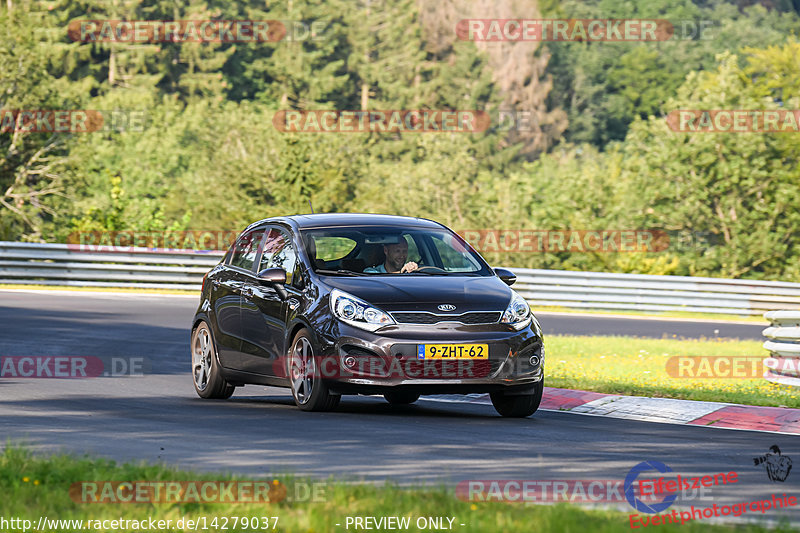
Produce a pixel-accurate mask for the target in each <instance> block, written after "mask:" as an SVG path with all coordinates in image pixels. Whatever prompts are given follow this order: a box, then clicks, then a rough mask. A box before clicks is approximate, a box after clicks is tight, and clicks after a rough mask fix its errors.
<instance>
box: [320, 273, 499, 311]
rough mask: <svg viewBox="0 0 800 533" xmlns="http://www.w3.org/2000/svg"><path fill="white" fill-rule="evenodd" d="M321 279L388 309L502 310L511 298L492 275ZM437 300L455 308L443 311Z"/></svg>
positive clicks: (331, 277)
mask: <svg viewBox="0 0 800 533" xmlns="http://www.w3.org/2000/svg"><path fill="white" fill-rule="evenodd" d="M324 283H325V284H327V285H329V286H330V287H335V288H337V289H341V290H343V291H345V292H349V293H350V294H352V295H353V296H356V297H358V298H361V299H362V300H364V301H366V302H368V303H370V304H372V305H375V306H377V307H380V308H381V309H385V310H387V311H400V310H408V311H430V312H434V313H442V312H450V313H453V314H461V313H465V312H467V311H504V310H505V308H506V307H507V306H508V303H509V302H510V301H511V289H510V288H509V287H508V286H507V285H506V284H505V283H503V282H502V281H501V280H500V278H498V277H494V276H491V277H489V276H486V277H468V276H414V275H409V276H374V277H373V276H364V277H338V276H324ZM440 304H451V305H455V306H456V308H455V310H452V311H442V310H439V309H437V306H438V305H440Z"/></svg>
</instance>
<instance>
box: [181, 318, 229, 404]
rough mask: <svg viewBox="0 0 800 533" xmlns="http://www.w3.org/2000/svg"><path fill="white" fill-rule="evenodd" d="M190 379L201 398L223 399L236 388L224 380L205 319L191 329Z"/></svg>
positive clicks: (215, 346) (215, 344) (212, 337)
mask: <svg viewBox="0 0 800 533" xmlns="http://www.w3.org/2000/svg"><path fill="white" fill-rule="evenodd" d="M191 350H192V378H193V379H192V381H193V382H194V390H195V392H197V395H198V396H200V397H201V398H206V399H213V400H224V399H226V398H230V397H231V395H232V394H233V391H234V390H235V389H236V387H234V386H233V385H231V384H230V383H228V382H227V381H225V378H223V377H222V372H221V371H220V365H219V358H218V357H217V343H216V342H215V341H214V336H213V334H212V333H211V328H209V327H208V324H207V323H206V322H205V321H202V322H200V323H199V324H198V325H197V327H196V328H195V329H194V331H192V343H191Z"/></svg>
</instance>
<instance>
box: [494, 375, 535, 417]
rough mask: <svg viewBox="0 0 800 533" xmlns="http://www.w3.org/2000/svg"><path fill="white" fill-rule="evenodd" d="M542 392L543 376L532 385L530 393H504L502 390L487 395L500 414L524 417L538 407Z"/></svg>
mask: <svg viewBox="0 0 800 533" xmlns="http://www.w3.org/2000/svg"><path fill="white" fill-rule="evenodd" d="M543 392H544V378H543V379H542V380H541V381H539V382H538V383H536V384H535V385H534V389H533V393H531V394H506V393H503V392H493V393H491V394H490V395H489V396H490V397H491V399H492V405H494V408H495V410H496V411H497V412H498V413H500V416H505V417H510V418H525V417H526V416H531V415H532V414H533V413H535V412H536V410H537V409H539V404H540V403H541V402H542V393H543Z"/></svg>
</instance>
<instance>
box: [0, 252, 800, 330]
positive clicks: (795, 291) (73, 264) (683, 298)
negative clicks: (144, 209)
mask: <svg viewBox="0 0 800 533" xmlns="http://www.w3.org/2000/svg"><path fill="white" fill-rule="evenodd" d="M76 248H77V246H71V245H66V244H38V243H16V242H0V283H10V284H19V283H27V284H41V285H74V286H93V287H140V288H165V289H188V290H197V289H199V288H200V284H201V282H202V278H203V274H205V273H206V272H207V271H208V270H209V269H211V267H213V266H214V265H215V264H217V263H218V262H219V260H220V259H221V258H222V257H223V255H224V252H220V251H191V250H187V251H168V250H153V249H149V248H129V249H126V251H124V252H117V251H115V252H99V251H81V250H79V249H76ZM512 271H513V272H514V273H515V274H516V275H517V283H516V284H515V285H514V288H515V289H516V290H517V291H518V292H519V293H520V294H521V295H522V296H524V297H525V298H526V299H527V300H528V301H529V302H530V303H531V305H532V306H534V307H542V306H555V307H566V308H572V309H603V310H637V311H676V310H677V311H696V312H711V313H724V314H735V315H744V316H746V315H760V314H762V313H764V312H765V311H770V310H777V309H796V310H799V311H800V283H788V282H780V281H755V280H732V279H719V278H696V277H683V276H652V275H641V274H609V273H603V272H572V271H567V270H536V269H525V268H512Z"/></svg>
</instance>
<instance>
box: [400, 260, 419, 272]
mask: <svg viewBox="0 0 800 533" xmlns="http://www.w3.org/2000/svg"><path fill="white" fill-rule="evenodd" d="M418 268H419V265H418V264H416V263H415V262H414V261H409V262H408V263H406V264H405V265H403V268H401V269H400V273H401V274H403V273H405V272H414V271H415V270H417V269H418Z"/></svg>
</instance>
